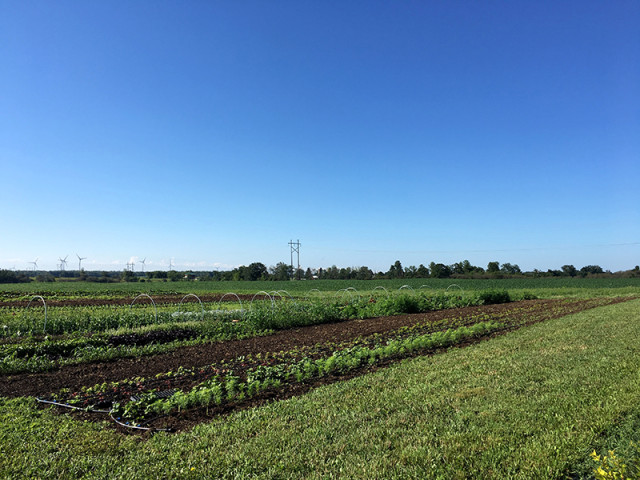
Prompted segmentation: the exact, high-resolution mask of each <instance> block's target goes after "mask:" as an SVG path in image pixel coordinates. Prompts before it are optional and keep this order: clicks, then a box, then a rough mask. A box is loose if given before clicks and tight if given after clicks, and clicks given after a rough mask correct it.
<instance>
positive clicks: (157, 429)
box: [109, 412, 173, 432]
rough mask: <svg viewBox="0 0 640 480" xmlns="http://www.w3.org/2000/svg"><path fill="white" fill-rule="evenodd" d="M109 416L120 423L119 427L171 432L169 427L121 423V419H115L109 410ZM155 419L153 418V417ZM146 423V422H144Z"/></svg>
mask: <svg viewBox="0 0 640 480" xmlns="http://www.w3.org/2000/svg"><path fill="white" fill-rule="evenodd" d="M109 416H110V417H111V420H113V421H114V422H116V423H117V424H118V425H120V426H121V427H126V428H133V429H135V430H145V431H149V430H153V431H154V432H172V431H173V429H171V428H153V427H143V426H141V425H140V424H138V425H133V424H130V423H122V422H121V421H119V420H118V419H116V418H115V417H114V416H113V413H112V412H109ZM154 420H155V419H154ZM146 423H148V422H146Z"/></svg>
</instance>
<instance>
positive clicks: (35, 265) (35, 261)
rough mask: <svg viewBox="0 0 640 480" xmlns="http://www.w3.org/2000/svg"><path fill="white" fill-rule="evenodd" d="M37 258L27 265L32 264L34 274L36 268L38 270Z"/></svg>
mask: <svg viewBox="0 0 640 480" xmlns="http://www.w3.org/2000/svg"><path fill="white" fill-rule="evenodd" d="M38 258H39V257H36V259H35V260H34V261H33V262H29V263H31V264H33V271H34V272H35V271H36V268H38Z"/></svg>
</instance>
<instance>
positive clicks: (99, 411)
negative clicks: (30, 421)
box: [36, 397, 173, 432]
mask: <svg viewBox="0 0 640 480" xmlns="http://www.w3.org/2000/svg"><path fill="white" fill-rule="evenodd" d="M36 401H38V402H40V403H46V404H48V405H56V406H57V407H64V408H70V409H72V410H81V411H83V412H89V413H106V414H108V415H109V416H110V417H111V420H113V421H114V422H115V423H117V424H118V425H120V426H121V427H126V428H133V429H136V430H145V431H150V430H153V431H155V432H172V431H173V429H171V428H153V427H143V426H142V425H143V424H144V423H149V422H151V421H152V420H147V421H146V422H143V423H142V424H138V425H133V424H129V423H123V422H121V421H119V419H116V418H114V416H113V410H95V409H92V408H81V407H76V406H74V405H69V404H68V403H62V402H56V401H53V400H45V399H43V398H38V397H36ZM153 420H155V419H153Z"/></svg>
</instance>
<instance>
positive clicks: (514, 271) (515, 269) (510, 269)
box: [500, 263, 522, 275]
mask: <svg viewBox="0 0 640 480" xmlns="http://www.w3.org/2000/svg"><path fill="white" fill-rule="evenodd" d="M500 271H501V272H503V273H507V274H509V275H519V274H521V273H522V271H521V270H520V267H519V266H518V265H516V264H514V265H511V264H510V263H503V264H502V267H500Z"/></svg>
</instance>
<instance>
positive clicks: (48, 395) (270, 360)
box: [0, 282, 640, 478]
mask: <svg viewBox="0 0 640 480" xmlns="http://www.w3.org/2000/svg"><path fill="white" fill-rule="evenodd" d="M185 283H186V282H185ZM273 283H274V282H269V286H271V287H272V289H271V292H272V293H273V292H275V291H274V290H273ZM293 283H295V282H292V283H291V284H288V285H289V286H291V285H292V284H293ZM300 283H304V282H300ZM309 283H313V285H314V287H315V286H316V285H318V283H317V282H309ZM350 283H352V284H353V282H350ZM169 285H173V284H169ZM189 285H194V283H189ZM214 285H220V284H219V283H215V284H214ZM336 285H337V284H336ZM385 285H386V287H385V288H379V286H378V285H377V283H376V285H375V286H373V285H372V284H369V285H368V286H364V287H363V286H361V289H360V290H356V288H355V287H351V288H350V289H347V290H345V288H347V287H343V288H342V289H338V290H334V291H330V290H326V291H319V292H313V293H312V294H310V293H309V292H306V293H305V292H303V291H302V290H299V291H298V292H295V289H293V288H289V290H287V292H286V293H280V294H277V295H269V294H267V293H266V291H265V292H262V293H260V294H259V295H256V292H255V291H254V292H253V294H251V293H250V292H247V291H244V292H243V291H240V290H238V291H239V292H240V293H238V294H236V295H235V296H233V297H232V298H230V299H229V298H222V295H223V294H220V292H216V291H214V290H211V289H209V290H205V291H202V292H198V295H199V296H200V295H201V296H202V297H203V299H204V300H203V301H200V300H201V299H200V298H198V300H199V301H198V302H195V301H193V300H194V298H189V302H190V303H180V304H179V303H178V302H180V301H181V300H180V299H182V300H184V299H185V298H184V295H186V294H187V293H185V292H180V293H178V292H175V291H174V292H170V291H169V292H165V296H164V297H162V296H160V295H158V297H159V298H163V300H159V301H158V304H157V305H156V304H154V305H153V306H152V305H149V304H148V303H145V304H140V305H138V304H136V305H135V306H132V307H128V306H127V304H128V303H130V299H131V297H127V295H126V293H125V292H116V293H115V294H112V295H111V296H110V294H109V293H108V292H107V291H104V292H102V293H95V292H94V295H93V297H92V295H91V294H88V293H87V292H84V293H83V292H80V294H78V292H75V294H74V293H73V292H71V291H70V292H67V293H66V294H65V295H63V297H64V298H62V299H60V300H61V301H60V303H58V304H56V303H55V302H51V301H50V300H49V301H50V303H52V306H51V307H50V308H49V309H48V313H47V314H48V316H49V318H48V322H47V320H46V316H45V315H47V314H44V315H43V313H44V312H43V309H42V306H37V307H35V306H31V307H30V308H29V309H26V308H25V306H24V305H23V304H22V301H23V300H24V299H20V298H18V297H17V296H16V295H15V292H12V293H9V294H8V295H7V296H6V301H7V303H9V304H10V305H5V306H3V307H0V321H2V322H3V324H4V330H3V335H4V336H2V337H0V379H1V380H2V381H1V382H0V404H2V405H1V408H0V425H1V426H0V449H2V450H1V451H0V454H1V455H0V474H1V475H2V476H3V477H6V478H33V477H36V478H114V477H113V475H115V476H116V477H122V478H124V477H127V478H181V477H185V478H186V477H187V476H191V477H193V478H218V477H220V478H255V477H259V478H315V477H317V478H325V477H332V476H342V477H345V478H394V477H395V478H468V477H470V476H471V477H475V478H565V477H566V476H567V475H574V477H573V478H582V477H583V476H585V475H586V476H587V478H588V475H589V474H590V472H592V471H593V467H594V462H593V460H592V459H590V457H589V453H590V452H592V451H593V450H594V449H596V450H598V451H599V452H606V451H607V449H611V448H618V447H619V448H620V449H619V450H618V451H620V452H622V453H623V454H624V455H627V457H625V458H629V459H630V461H632V462H633V461H634V459H637V457H638V455H637V454H636V453H634V451H633V448H632V447H631V446H630V445H631V444H630V441H632V440H635V441H637V440H640V438H636V437H635V436H634V435H635V433H634V432H636V431H637V429H634V428H633V426H634V425H635V424H636V423H635V422H638V423H640V406H639V405H638V403H637V398H638V393H640V379H639V378H638V376H637V371H638V369H637V367H638V366H640V365H638V363H639V362H640V360H638V351H639V348H640V347H638V346H637V345H636V344H637V341H636V340H637V338H640V337H638V333H640V301H639V300H638V298H639V296H640V295H639V293H640V289H639V288H638V287H637V286H634V285H633V283H629V282H627V283H622V282H620V283H619V284H617V285H615V286H612V285H611V284H609V285H605V284H603V283H600V282H596V283H592V282H591V283H589V282H587V283H582V284H579V283H576V284H575V285H574V286H573V287H571V288H572V290H570V293H569V292H568V291H567V290H565V293H566V295H560V294H558V293H557V292H558V290H562V289H564V288H565V287H559V286H558V285H556V286H554V287H551V288H547V289H545V288H543V287H538V288H527V289H525V288H520V289H512V290H510V291H506V290H496V289H492V290H486V289H484V290H483V289H480V288H479V287H477V288H475V289H474V288H471V287H470V286H469V285H466V286H465V287H466V289H465V288H463V286H462V284H459V285H458V286H457V287H456V288H453V289H451V288H449V289H448V290H447V287H444V288H442V289H441V290H440V291H438V290H437V289H436V288H423V289H420V288H419V287H420V286H417V287H416V288H413V287H411V288H409V287H403V285H402V284H401V285H400V286H399V287H398V288H399V290H392V288H391V284H385ZM404 285H407V284H404ZM423 285H424V284H423ZM434 285H435V284H434ZM441 285H442V284H441ZM449 285H451V283H449V284H448V285H447V286H449ZM476 285H479V284H476ZM485 285H487V284H485ZM491 285H494V284H491ZM576 285H578V286H576ZM31 286H32V287H33V286H34V285H31ZM339 286H342V285H339ZM376 287H378V288H376ZM400 287H403V288H401V289H400ZM318 290H320V289H318ZM612 291H615V293H617V295H613V294H612V293H611V292H612ZM138 292H139V291H138ZM150 292H151V291H150ZM43 293H46V292H41V291H39V290H38V291H36V290H32V291H30V292H28V291H24V292H23V293H22V295H23V296H25V297H28V296H29V295H36V294H37V295H41V294H43ZM49 293H50V294H52V293H53V292H49ZM151 293H154V292H151ZM138 294H139V293H138ZM53 295H55V294H53ZM43 297H44V295H43ZM56 297H57V296H56ZM152 297H153V295H151V298H152ZM158 297H157V298H158ZM194 297H195V295H194ZM57 298H59V297H57ZM92 298H103V299H106V300H107V302H106V303H105V304H100V303H98V304H95V303H92V301H91V299H92ZM4 299H5V297H3V300H4ZM78 299H80V300H81V301H77V300H78ZM109 299H114V301H113V303H109V301H108V300H109ZM121 299H126V300H127V301H126V302H125V301H120V300H121ZM241 299H244V303H243V302H242V300H241ZM84 300H86V301H84ZM141 300H145V301H146V300H147V297H145V298H144V299H141ZM221 300H222V301H221ZM16 302H18V303H16ZM66 302H70V303H69V304H67V303H66ZM118 302H119V303H118ZM25 438H28V441H25V440H24V439H25ZM21 439H22V440H21ZM38 450H42V451H45V452H48V453H47V454H45V455H37V454H36V452H37V451H38ZM9 452H13V453H12V454H9ZM15 452H18V454H17V455H16V454H15ZM115 458H118V459H119V460H118V462H116V463H117V466H114V465H110V463H113V459H115Z"/></svg>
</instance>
